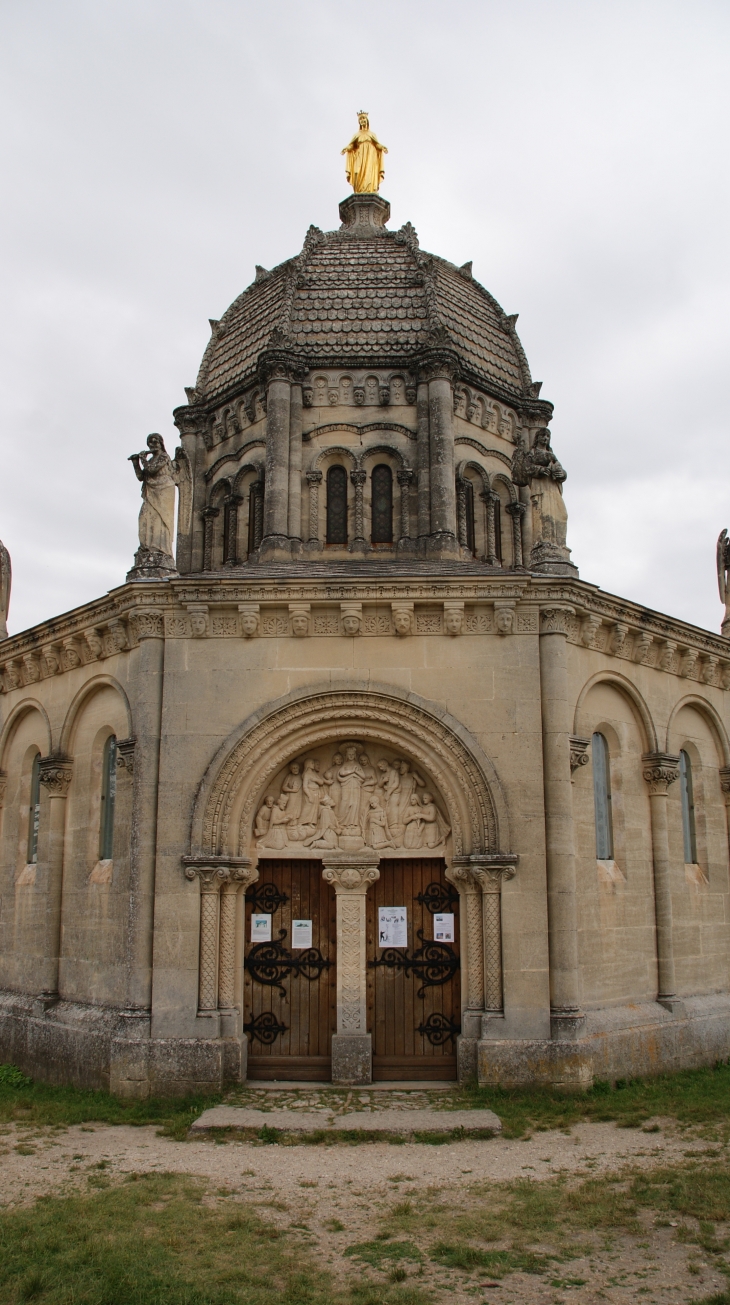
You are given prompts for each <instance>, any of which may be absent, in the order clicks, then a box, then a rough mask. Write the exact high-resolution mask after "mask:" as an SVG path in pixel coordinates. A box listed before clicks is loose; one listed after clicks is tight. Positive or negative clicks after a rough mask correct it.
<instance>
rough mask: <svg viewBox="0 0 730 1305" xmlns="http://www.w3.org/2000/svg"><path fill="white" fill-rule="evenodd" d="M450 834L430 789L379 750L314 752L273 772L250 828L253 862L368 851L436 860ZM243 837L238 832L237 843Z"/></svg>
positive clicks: (352, 743) (406, 765) (402, 762)
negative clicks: (255, 859)
mask: <svg viewBox="0 0 730 1305" xmlns="http://www.w3.org/2000/svg"><path fill="white" fill-rule="evenodd" d="M450 832H451V829H450V824H449V821H448V818H447V815H446V807H445V804H444V802H443V800H442V798H441V797H439V796H437V795H436V790H435V788H434V786H433V784H432V783H431V782H430V780H428V779H427V778H426V777H425V776H424V775H423V774H421V772H420V771H419V769H418V768H417V767H415V766H413V765H412V763H411V762H410V761H409V760H407V759H406V758H404V757H399V756H397V755H396V754H395V753H394V752H393V751H392V749H390V748H388V747H386V746H380V745H372V744H368V746H367V748H365V747H363V746H362V745H361V744H360V743H358V742H357V741H356V740H354V739H348V740H345V741H343V742H342V743H341V744H340V745H339V746H338V745H337V744H330V745H329V746H325V747H317V748H315V749H313V750H312V751H311V752H309V753H305V754H304V755H303V756H302V757H297V758H296V759H295V760H293V761H290V762H288V763H287V764H286V766H284V768H283V769H282V770H281V771H279V773H278V775H277V776H276V777H275V779H274V780H273V782H272V783H271V784H270V785H269V786H268V790H267V792H266V793H264V795H263V797H262V798H261V799H260V802H259V805H258V810H257V812H256V816H255V820H254V828H253V839H254V843H255V846H256V850H257V852H258V854H259V856H277V855H281V854H282V853H284V854H287V855H295V856H307V855H309V856H321V855H322V852H323V851H337V850H339V851H345V852H357V851H361V850H364V849H366V848H367V849H371V850H373V851H377V852H380V853H382V854H383V855H389V856H390V855H393V854H398V853H402V854H403V855H404V856H412V855H414V854H416V853H417V854H418V855H419V856H443V855H444V853H445V849H446V843H447V840H448V838H449V835H450ZM248 837H249V832H248V831H246V830H242V831H241V838H242V844H243V843H244V842H246V841H247V839H248Z"/></svg>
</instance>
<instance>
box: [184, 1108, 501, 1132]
mask: <svg viewBox="0 0 730 1305" xmlns="http://www.w3.org/2000/svg"><path fill="white" fill-rule="evenodd" d="M263 1127H266V1128H275V1129H279V1130H280V1131H281V1132H282V1133H319V1132H327V1133H329V1134H330V1135H331V1136H335V1135H336V1134H337V1133H343V1132H362V1133H392V1134H397V1135H398V1136H403V1135H405V1134H412V1133H436V1134H440V1135H443V1134H444V1133H453V1132H457V1131H458V1132H461V1131H462V1130H463V1131H464V1132H466V1133H476V1132H478V1133H485V1132H488V1133H499V1132H501V1130H502V1123H501V1120H500V1119H499V1118H498V1117H497V1115H495V1113H494V1111H493V1110H409V1109H408V1108H407V1107H404V1108H401V1109H397V1110H375V1111H369V1110H353V1111H351V1112H350V1113H349V1114H345V1115H337V1116H335V1117H333V1116H331V1115H330V1116H329V1117H328V1115H327V1113H326V1112H324V1111H322V1112H320V1113H318V1114H314V1112H312V1111H306V1110H251V1109H249V1108H247V1107H242V1106H213V1107H212V1108H211V1109H210V1110H204V1111H203V1113H202V1115H201V1116H200V1117H199V1118H198V1119H196V1120H195V1121H194V1123H192V1124H191V1125H190V1133H189V1136H191V1137H196V1136H200V1135H201V1134H203V1133H213V1132H215V1131H216V1130H217V1129H232V1130H236V1131H239V1132H244V1131H246V1132H250V1131H251V1130H253V1129H256V1130H258V1129H261V1128H263Z"/></svg>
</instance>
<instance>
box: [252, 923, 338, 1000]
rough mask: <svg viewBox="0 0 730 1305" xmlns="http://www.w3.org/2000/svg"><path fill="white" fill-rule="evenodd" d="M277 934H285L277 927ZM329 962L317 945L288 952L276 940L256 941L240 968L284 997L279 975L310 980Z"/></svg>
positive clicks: (256, 981) (283, 935)
mask: <svg viewBox="0 0 730 1305" xmlns="http://www.w3.org/2000/svg"><path fill="white" fill-rule="evenodd" d="M279 937H280V938H285V937H286V929H280V930H279ZM331 964H332V962H331V961H326V960H325V959H324V957H323V955H322V953H321V952H320V951H319V949H318V948H317V947H309V948H307V950H306V951H302V952H300V953H299V954H298V955H292V953H291V952H289V951H287V949H286V947H282V945H281V943H280V942H263V943H256V945H255V946H254V947H252V948H251V950H250V952H249V954H248V956H247V957H246V960H245V961H244V969H246V970H248V972H249V974H250V975H251V978H252V979H253V981H254V983H265V984H266V985H267V986H268V987H269V988H278V989H279V992H280V993H281V995H282V997H286V988H285V987H284V985H283V983H282V979H284V978H287V977H288V976H290V975H293V976H294V977H295V978H296V977H297V976H299V975H301V977H302V978H303V979H308V980H309V982H310V983H312V982H313V981H314V979H318V978H319V976H320V974H321V973H322V971H323V970H328V969H329V968H330V965H331Z"/></svg>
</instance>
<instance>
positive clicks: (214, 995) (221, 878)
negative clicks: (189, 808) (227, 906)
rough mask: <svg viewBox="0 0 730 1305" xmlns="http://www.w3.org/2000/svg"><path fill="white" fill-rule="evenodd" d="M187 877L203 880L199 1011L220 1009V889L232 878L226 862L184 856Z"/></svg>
mask: <svg viewBox="0 0 730 1305" xmlns="http://www.w3.org/2000/svg"><path fill="white" fill-rule="evenodd" d="M185 862H186V865H185V878H186V879H190V880H193V879H195V878H196V877H197V878H198V879H199V880H200V951H199V955H198V1012H199V1014H201V1015H208V1014H210V1013H211V1012H212V1011H215V1010H217V1009H218V946H219V937H218V935H219V909H220V891H221V887H222V885H223V884H224V883H226V882H227V881H228V880H229V878H230V870H229V869H228V866H227V865H226V864H223V865H221V864H219V863H218V860H217V858H216V857H212V858H211V860H210V862H205V861H203V860H198V859H197V858H196V859H193V858H192V857H191V858H187V857H186V858H185Z"/></svg>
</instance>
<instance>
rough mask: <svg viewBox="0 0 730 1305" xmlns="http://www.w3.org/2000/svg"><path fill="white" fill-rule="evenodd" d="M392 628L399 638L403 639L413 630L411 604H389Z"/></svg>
mask: <svg viewBox="0 0 730 1305" xmlns="http://www.w3.org/2000/svg"><path fill="white" fill-rule="evenodd" d="M391 610H392V613H393V626H394V628H395V632H396V634H397V635H399V636H400V638H404V637H405V636H406V635H407V634H410V633H411V630H412V629H413V603H391Z"/></svg>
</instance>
